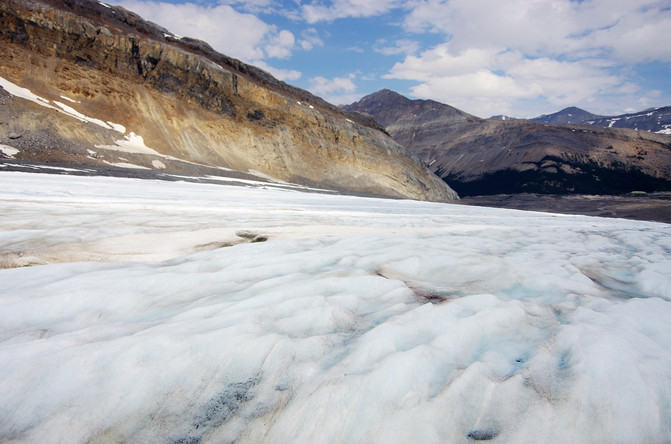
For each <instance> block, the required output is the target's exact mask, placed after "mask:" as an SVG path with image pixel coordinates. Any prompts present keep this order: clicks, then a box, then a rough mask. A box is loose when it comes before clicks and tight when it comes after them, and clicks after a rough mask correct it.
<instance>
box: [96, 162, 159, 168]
mask: <svg viewBox="0 0 671 444" xmlns="http://www.w3.org/2000/svg"><path fill="white" fill-rule="evenodd" d="M103 162H104V163H106V164H107V165H112V166H115V167H120V168H129V169H132V170H150V169H151V168H147V167H145V166H142V165H135V164H133V163H126V162H108V161H106V160H103Z"/></svg>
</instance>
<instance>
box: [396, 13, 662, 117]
mask: <svg viewBox="0 0 671 444" xmlns="http://www.w3.org/2000/svg"><path fill="white" fill-rule="evenodd" d="M409 5H410V6H409V9H410V12H409V13H408V14H407V15H406V16H405V17H404V20H403V26H404V28H405V30H406V31H408V32H414V33H419V34H421V33H426V32H431V33H436V34H438V35H443V36H444V38H445V43H441V44H438V45H436V46H434V47H432V48H430V49H425V50H424V51H422V52H421V53H419V54H410V55H408V56H406V57H405V58H404V59H403V61H401V62H399V63H396V64H395V65H394V66H393V68H392V69H391V70H390V72H389V74H388V75H387V76H385V77H386V78H394V79H405V80H414V81H417V82H419V83H418V84H417V85H415V86H414V87H412V88H411V91H412V92H413V94H414V95H415V96H417V97H421V98H432V99H435V100H441V101H445V102H447V103H450V104H453V105H455V106H458V105H459V104H462V106H464V109H465V110H466V111H468V112H472V113H475V114H477V115H481V116H487V115H489V113H490V112H491V111H495V113H497V114H498V113H501V112H508V111H512V110H513V109H515V108H514V106H515V105H514V103H515V102H516V101H527V102H528V101H533V100H542V101H545V103H546V106H547V104H550V105H551V106H557V107H559V106H567V105H576V104H581V103H582V104H585V103H587V104H595V103H596V102H597V98H599V99H603V100H604V101H608V103H609V104H610V105H614V104H615V102H616V97H615V96H617V95H620V100H629V101H634V100H635V97H634V95H635V94H639V95H640V94H643V92H642V91H641V88H640V87H639V86H637V85H636V84H634V83H633V82H632V81H631V80H628V79H627V74H628V73H630V72H633V70H632V69H631V68H632V66H633V64H635V63H639V62H650V61H661V62H668V61H671V40H670V39H666V38H664V37H663V36H665V35H666V34H668V29H671V8H669V3H668V0H665V1H664V0H662V1H660V0H640V1H635V2H632V1H630V0H627V1H624V0H584V1H580V2H577V1H572V0H509V1H506V2H501V1H498V0H417V1H415V2H414V3H410V4H409ZM527 105H528V103H527ZM494 106H500V107H502V108H501V109H498V110H497V109H494V108H493V107H494ZM621 106H622V105H621V104H620V105H619V107H620V108H621Z"/></svg>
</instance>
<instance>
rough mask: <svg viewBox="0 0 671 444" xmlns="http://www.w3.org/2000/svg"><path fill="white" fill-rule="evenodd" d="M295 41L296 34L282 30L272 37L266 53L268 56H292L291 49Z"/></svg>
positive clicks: (284, 57) (281, 57)
mask: <svg viewBox="0 0 671 444" xmlns="http://www.w3.org/2000/svg"><path fill="white" fill-rule="evenodd" d="M295 43H296V39H295V38H294V35H293V34H292V33H291V32H289V31H287V30H282V31H280V32H279V33H277V34H274V35H273V36H272V37H271V39H270V42H269V43H268V44H267V45H266V47H265V51H266V55H267V56H268V57H273V58H278V59H286V58H287V57H289V56H291V50H292V49H293V47H294V44H295Z"/></svg>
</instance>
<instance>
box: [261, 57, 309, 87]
mask: <svg viewBox="0 0 671 444" xmlns="http://www.w3.org/2000/svg"><path fill="white" fill-rule="evenodd" d="M255 65H256V66H257V67H259V68H261V69H263V70H264V71H267V72H269V73H270V74H272V75H273V76H274V77H275V78H277V79H279V80H282V81H284V82H293V81H295V80H298V79H300V78H301V76H302V74H301V72H300V71H296V70H294V69H281V68H275V67H274V66H270V65H268V64H267V63H266V62H263V61H258V62H256V63H255Z"/></svg>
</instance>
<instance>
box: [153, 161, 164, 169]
mask: <svg viewBox="0 0 671 444" xmlns="http://www.w3.org/2000/svg"><path fill="white" fill-rule="evenodd" d="M151 164H152V166H153V167H154V168H156V169H159V170H164V169H165V164H164V163H163V162H161V161H160V160H158V159H154V160H152V161H151Z"/></svg>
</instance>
